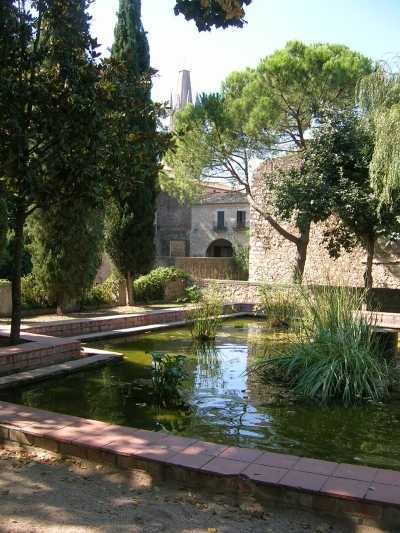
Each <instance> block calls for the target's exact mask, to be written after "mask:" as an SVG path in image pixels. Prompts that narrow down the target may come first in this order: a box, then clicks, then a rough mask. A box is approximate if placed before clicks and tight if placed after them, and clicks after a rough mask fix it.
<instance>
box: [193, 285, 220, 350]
mask: <svg viewBox="0 0 400 533" xmlns="http://www.w3.org/2000/svg"><path fill="white" fill-rule="evenodd" d="M222 314H223V302H222V299H221V297H220V296H219V295H218V294H217V293H216V291H213V290H211V292H209V293H208V294H206V295H204V296H203V298H202V299H201V300H200V302H199V303H198V304H196V305H195V306H194V307H193V308H192V309H190V311H189V312H188V320H192V321H193V322H192V325H191V328H190V332H191V334H192V337H193V339H196V340H198V341H210V340H213V339H215V337H216V335H217V331H218V329H219V328H220V327H221V324H222V318H221V315H222Z"/></svg>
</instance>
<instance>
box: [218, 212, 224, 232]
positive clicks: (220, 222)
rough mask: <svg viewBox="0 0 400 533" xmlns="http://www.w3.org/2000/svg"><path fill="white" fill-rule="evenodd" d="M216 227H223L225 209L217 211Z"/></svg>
mask: <svg viewBox="0 0 400 533" xmlns="http://www.w3.org/2000/svg"><path fill="white" fill-rule="evenodd" d="M217 229H225V211H217Z"/></svg>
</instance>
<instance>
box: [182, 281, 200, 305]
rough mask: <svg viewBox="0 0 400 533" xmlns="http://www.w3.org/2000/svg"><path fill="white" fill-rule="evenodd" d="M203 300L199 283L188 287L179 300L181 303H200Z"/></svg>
mask: <svg viewBox="0 0 400 533" xmlns="http://www.w3.org/2000/svg"><path fill="white" fill-rule="evenodd" d="M200 300H201V288H200V287H199V286H198V285H191V286H190V287H186V289H185V296H184V297H183V298H179V299H178V300H177V301H178V302H180V303H188V302H189V303H192V304H195V303H198V302H199V301H200Z"/></svg>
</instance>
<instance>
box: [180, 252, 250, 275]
mask: <svg viewBox="0 0 400 533" xmlns="http://www.w3.org/2000/svg"><path fill="white" fill-rule="evenodd" d="M175 266H176V268H178V269H179V270H183V272H186V273H187V274H189V276H191V277H192V278H196V279H197V278H200V279H201V278H211V279H241V277H242V275H241V273H240V272H239V269H238V268H237V266H236V263H235V261H234V260H233V259H232V258H231V257H177V258H176V261H175Z"/></svg>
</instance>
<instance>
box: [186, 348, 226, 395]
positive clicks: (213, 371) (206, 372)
mask: <svg viewBox="0 0 400 533" xmlns="http://www.w3.org/2000/svg"><path fill="white" fill-rule="evenodd" d="M192 352H193V354H194V355H195V356H196V361H197V368H196V373H197V377H196V379H197V380H198V382H199V383H200V384H201V385H202V386H206V385H207V384H208V385H209V386H211V387H213V386H215V385H216V383H217V382H219V381H222V380H223V376H222V370H221V357H220V353H219V351H218V348H217V347H216V345H215V343H214V342H213V341H209V342H207V341H200V342H199V341H196V340H195V341H194V343H193V345H192Z"/></svg>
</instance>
